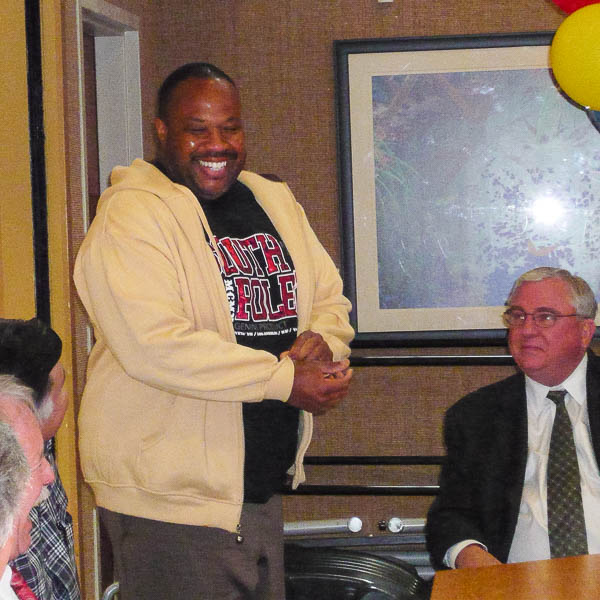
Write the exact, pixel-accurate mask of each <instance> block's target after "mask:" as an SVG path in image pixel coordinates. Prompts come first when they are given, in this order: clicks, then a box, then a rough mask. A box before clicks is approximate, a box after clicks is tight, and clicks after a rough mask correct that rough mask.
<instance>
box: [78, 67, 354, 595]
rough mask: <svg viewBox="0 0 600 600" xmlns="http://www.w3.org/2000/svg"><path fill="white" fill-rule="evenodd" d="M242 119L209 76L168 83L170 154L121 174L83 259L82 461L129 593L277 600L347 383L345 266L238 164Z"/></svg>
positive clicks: (187, 73) (198, 72)
mask: <svg viewBox="0 0 600 600" xmlns="http://www.w3.org/2000/svg"><path fill="white" fill-rule="evenodd" d="M241 112H242V111H241V103H240V96H239V91H238V89H237V86H236V85H235V83H234V82H233V81H232V80H231V78H230V77H229V76H228V75H226V74H225V73H223V72H222V71H221V70H219V69H217V68H216V67H214V66H213V65H210V64H207V63H192V64H188V65H184V66H183V67H181V68H180V69H177V70H176V71H175V72H173V73H172V74H171V75H169V77H167V79H166V80H165V81H164V83H163V84H162V86H161V88H160V90H159V94H158V115H157V117H156V119H155V122H154V124H155V129H156V137H157V140H158V153H157V159H156V160H155V161H154V162H153V163H148V162H144V161H142V160H136V161H134V163H133V164H132V165H131V166H130V167H126V168H124V167H117V168H116V169H115V170H114V171H113V173H112V176H111V183H112V185H111V187H110V188H109V189H108V190H107V191H106V192H105V193H104V194H103V195H102V197H101V199H100V203H99V205H98V214H97V216H96V218H95V219H94V222H93V223H92V226H91V227H90V230H89V233H88V236H87V237H86V239H85V241H84V243H83V245H82V247H81V250H80V252H79V255H78V257H77V262H76V266H75V282H76V285H77V289H78V291H79V294H80V297H81V299H82V300H83V303H84V305H85V307H86V309H87V311H88V314H89V316H90V319H91V321H92V323H93V325H94V333H95V339H96V344H95V346H94V348H93V350H92V353H91V356H90V362H89V369H88V379H87V383H86V388H85V392H84V397H83V401H82V406H81V412H80V417H79V425H80V450H81V462H82V466H83V471H84V474H85V477H86V480H87V481H89V482H90V484H91V486H92V488H93V489H94V492H95V496H96V501H97V503H98V505H99V506H100V511H99V512H100V516H101V520H102V522H103V523H104V525H105V526H106V528H107V530H108V534H109V537H110V539H111V542H112V546H113V552H114V556H115V570H116V577H117V578H118V579H119V582H120V594H119V595H120V598H122V600H129V599H134V598H153V599H155V600H160V599H162V598H164V599H169V600H170V599H171V598H211V599H214V600H218V599H220V598H223V599H225V598H241V597H243V598H257V599H258V598H265V599H267V598H269V599H270V598H272V599H277V600H280V599H281V598H283V597H284V596H285V590H284V582H283V527H282V513H281V498H280V495H279V493H280V492H281V491H282V489H283V488H284V486H286V485H287V484H288V483H289V482H291V484H292V485H293V486H297V485H298V484H299V483H300V482H302V481H303V480H304V471H303V467H302V459H303V456H304V453H305V452H306V449H307V447H308V444H309V441H310V437H311V432H312V415H313V414H314V415H319V414H323V413H325V412H327V411H328V410H331V409H332V408H334V407H335V406H337V405H338V403H339V402H340V401H341V400H342V399H343V397H344V396H345V394H346V392H347V390H348V385H349V382H350V378H351V371H350V369H348V364H349V363H348V360H347V358H346V357H347V356H348V354H349V347H348V344H349V342H350V340H351V338H352V336H353V331H352V329H351V327H350V325H349V322H348V312H349V309H350V304H349V302H348V301H347V300H346V298H344V296H343V295H342V282H341V280H340V277H339V275H338V272H337V269H336V267H335V265H334V264H333V262H332V261H331V259H330V257H329V256H328V255H327V253H326V252H325V250H324V249H323V247H322V246H321V244H320V243H319V241H318V240H317V238H316V236H315V234H314V232H313V231H312V229H311V227H310V225H309V224H308V222H307V220H306V217H305V215H304V211H303V210H302V208H301V207H300V205H299V204H298V203H297V202H296V201H295V199H294V197H293V196H292V194H291V192H290V190H289V188H288V187H287V186H286V185H285V184H283V183H280V182H274V181H271V180H269V179H267V178H264V177H261V176H259V175H257V174H255V173H251V172H249V171H246V170H244V164H245V160H246V149H245V140H244V129H243V123H242V115H241ZM288 478H289V482H288Z"/></svg>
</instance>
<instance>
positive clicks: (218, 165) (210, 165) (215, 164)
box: [200, 160, 227, 171]
mask: <svg viewBox="0 0 600 600" xmlns="http://www.w3.org/2000/svg"><path fill="white" fill-rule="evenodd" d="M200 164H201V165H202V166H203V167H206V168H207V169H211V170H213V171H219V170H220V169H224V168H225V165H226V164H227V161H222V162H209V161H207V160H201V161H200Z"/></svg>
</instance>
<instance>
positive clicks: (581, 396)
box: [427, 267, 600, 568]
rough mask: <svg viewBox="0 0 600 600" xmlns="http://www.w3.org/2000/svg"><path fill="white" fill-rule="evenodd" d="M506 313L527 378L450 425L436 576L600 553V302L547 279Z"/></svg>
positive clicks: (459, 410) (529, 285)
mask: <svg viewBox="0 0 600 600" xmlns="http://www.w3.org/2000/svg"><path fill="white" fill-rule="evenodd" d="M506 305H507V309H506V311H505V313H504V322H505V324H506V326H507V327H508V345H509V349H510V351H511V354H512V355H513V358H514V359H515V362H516V363H517V366H518V367H519V369H520V370H521V371H522V373H520V374H518V375H514V376H512V377H509V378H508V379H505V380H503V381H500V382H498V383H496V384H493V385H490V386H487V387H484V388H482V389H480V390H477V391H476V392H474V393H472V394H469V395H468V396H466V397H465V398H463V399H462V400H460V401H459V402H457V403H456V404H455V405H454V406H452V407H451V408H450V409H449V410H448V412H447V414H446V419H445V422H444V439H445V443H446V448H447V454H448V456H447V462H446V464H445V465H444V466H443V467H442V471H441V475H440V494H439V496H438V497H437V498H436V499H435V501H434V502H433V504H432V506H431V509H430V511H429V515H428V519H427V545H428V549H429V551H430V552H431V556H432V560H433V562H434V564H435V566H436V567H438V568H440V567H443V566H446V567H454V568H461V567H479V566H486V565H493V564H498V563H500V562H521V561H529V560H541V559H547V558H555V557H561V556H571V555H577V554H585V553H598V552H600V473H599V472H598V461H599V460H600V359H598V358H597V357H596V356H595V355H594V354H593V353H592V352H591V351H589V350H588V346H589V345H590V342H591V340H592V336H593V335H594V332H595V330H596V327H595V324H594V319H595V316H596V311H597V303H596V300H595V297H594V293H593V292H592V290H591V289H590V287H589V285H588V284H587V283H586V282H585V281H584V280H583V279H581V278H580V277H576V276H573V275H571V274H570V273H569V272H568V271H565V270H562V269H557V268H552V267H540V268H537V269H533V270H531V271H528V272H527V273H524V274H523V275H521V277H519V278H518V279H517V281H516V282H515V284H514V285H513V288H512V290H511V292H510V294H509V296H508V300H507V302H506Z"/></svg>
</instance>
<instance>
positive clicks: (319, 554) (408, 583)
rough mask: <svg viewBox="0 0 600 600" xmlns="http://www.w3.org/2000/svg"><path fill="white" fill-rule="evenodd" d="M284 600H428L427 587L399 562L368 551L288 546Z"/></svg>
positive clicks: (409, 568)
mask: <svg viewBox="0 0 600 600" xmlns="http://www.w3.org/2000/svg"><path fill="white" fill-rule="evenodd" d="M285 581H286V599H287V600H428V599H429V596H430V592H431V590H430V585H429V583H427V582H426V581H425V580H424V579H422V578H421V577H419V575H418V574H417V571H416V569H415V568H414V567H413V566H412V565H409V564H408V563H405V562H403V561H400V560H396V559H394V560H390V559H387V558H383V557H379V556H376V555H374V554H369V553H367V552H359V551H354V550H338V549H335V548H306V547H302V546H294V545H288V546H286V550H285Z"/></svg>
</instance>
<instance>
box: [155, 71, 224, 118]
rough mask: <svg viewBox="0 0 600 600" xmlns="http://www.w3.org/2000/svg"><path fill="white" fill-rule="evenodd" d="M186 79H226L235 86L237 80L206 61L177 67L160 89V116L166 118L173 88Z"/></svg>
mask: <svg viewBox="0 0 600 600" xmlns="http://www.w3.org/2000/svg"><path fill="white" fill-rule="evenodd" d="M186 79H225V81H228V82H229V83H230V84H231V85H232V86H233V87H236V85H235V81H233V79H231V77H229V75H227V73H225V72H224V71H221V69H219V68H218V67H215V66H214V65H211V64H210V63H205V62H194V63H188V64H186V65H183V66H182V67H179V68H178V69H175V71H173V72H172V73H171V74H170V75H169V76H168V77H167V78H166V79H165V80H164V81H163V82H162V85H161V86H160V89H159V90H158V97H157V114H158V117H159V118H160V119H162V120H164V119H165V118H166V116H167V108H168V105H169V100H170V99H171V94H172V93H173V90H174V89H175V88H176V87H177V85H178V84H180V83H181V82H182V81H185V80H186Z"/></svg>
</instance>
